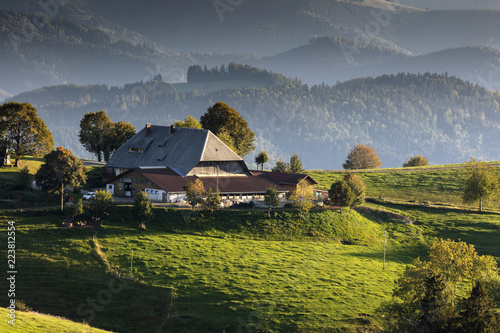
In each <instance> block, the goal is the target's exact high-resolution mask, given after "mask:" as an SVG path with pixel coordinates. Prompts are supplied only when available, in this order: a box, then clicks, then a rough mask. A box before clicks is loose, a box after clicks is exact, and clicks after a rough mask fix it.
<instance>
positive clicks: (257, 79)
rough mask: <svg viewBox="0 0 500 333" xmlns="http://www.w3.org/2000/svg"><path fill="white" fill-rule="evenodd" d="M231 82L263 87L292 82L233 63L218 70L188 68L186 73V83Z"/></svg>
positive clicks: (196, 66) (197, 66) (214, 68)
mask: <svg viewBox="0 0 500 333" xmlns="http://www.w3.org/2000/svg"><path fill="white" fill-rule="evenodd" d="M232 80H244V81H250V82H254V83H258V84H261V85H264V86H269V85H282V84H285V83H292V82H294V80H291V79H288V78H286V77H284V76H283V75H281V74H275V73H272V72H269V71H267V70H265V69H259V68H255V67H252V66H249V65H241V64H237V63H234V62H231V63H230V64H229V65H228V66H227V67H226V66H225V65H224V64H223V65H221V66H220V68H219V67H218V66H215V67H213V68H211V69H208V68H207V66H206V65H205V66H204V67H203V68H202V67H201V66H200V65H194V66H191V67H189V68H188V71H187V81H188V83H199V82H213V81H232Z"/></svg>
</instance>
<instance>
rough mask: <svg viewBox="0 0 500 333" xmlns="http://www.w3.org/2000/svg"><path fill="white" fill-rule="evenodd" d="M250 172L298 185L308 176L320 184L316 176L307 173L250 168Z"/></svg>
mask: <svg viewBox="0 0 500 333" xmlns="http://www.w3.org/2000/svg"><path fill="white" fill-rule="evenodd" d="M250 172H251V173H252V174H253V175H254V176H257V177H260V178H263V179H266V180H268V181H270V182H273V183H275V184H279V185H297V184H298V183H299V182H300V181H301V180H302V179H306V178H308V179H310V180H311V182H312V183H313V184H318V182H317V181H315V180H314V178H312V177H311V176H309V175H308V174H305V173H286V172H272V171H259V170H250Z"/></svg>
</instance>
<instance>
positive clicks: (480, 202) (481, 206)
mask: <svg viewBox="0 0 500 333" xmlns="http://www.w3.org/2000/svg"><path fill="white" fill-rule="evenodd" d="M479 211H480V212H482V211H483V199H479Z"/></svg>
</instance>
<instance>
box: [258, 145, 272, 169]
mask: <svg viewBox="0 0 500 333" xmlns="http://www.w3.org/2000/svg"><path fill="white" fill-rule="evenodd" d="M268 161H269V155H267V152H266V151H265V150H262V151H261V152H260V153H259V155H257V157H255V163H257V169H258V168H259V164H260V166H261V167H260V169H261V170H264V164H266V163H267V162H268Z"/></svg>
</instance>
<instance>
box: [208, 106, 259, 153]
mask: <svg viewBox="0 0 500 333" xmlns="http://www.w3.org/2000/svg"><path fill="white" fill-rule="evenodd" d="M200 123H201V125H202V126H203V128H205V129H208V130H210V131H212V133H214V134H215V135H217V136H219V133H220V132H222V131H224V130H226V131H228V132H229V136H231V137H232V138H233V140H234V147H235V148H236V153H237V154H238V155H240V156H241V157H244V156H246V155H248V154H249V153H250V152H251V151H252V150H253V149H254V148H255V147H254V145H253V142H254V141H255V133H254V132H252V130H251V129H250V127H248V122H247V121H246V120H245V119H243V117H242V116H241V115H240V114H239V113H238V112H237V111H236V110H234V109H233V108H231V107H230V106H229V105H227V104H226V103H222V102H217V103H215V104H214V105H213V106H211V107H210V108H208V110H207V112H206V113H205V114H204V115H202V116H201V119H200Z"/></svg>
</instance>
